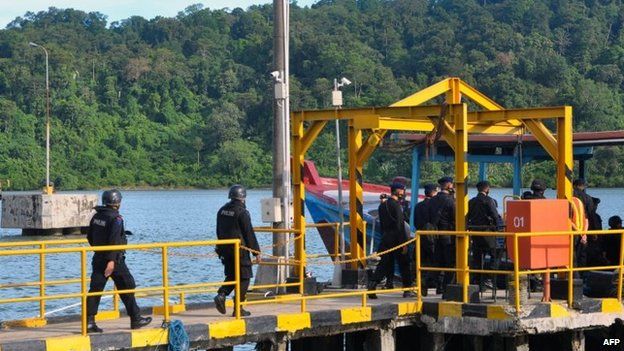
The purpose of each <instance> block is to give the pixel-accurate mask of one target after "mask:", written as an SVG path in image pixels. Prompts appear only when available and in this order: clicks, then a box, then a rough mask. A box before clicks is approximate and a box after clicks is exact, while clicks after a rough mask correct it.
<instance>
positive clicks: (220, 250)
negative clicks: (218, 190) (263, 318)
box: [214, 185, 260, 316]
mask: <svg viewBox="0 0 624 351" xmlns="http://www.w3.org/2000/svg"><path fill="white" fill-rule="evenodd" d="M228 198H229V199H230V202H228V203H227V204H225V205H224V206H223V207H221V209H219V213H218V215H217V238H218V239H219V240H223V239H241V245H242V246H246V247H248V248H250V249H252V250H254V251H255V252H253V255H254V256H255V257H256V260H257V261H259V260H260V256H259V255H258V252H259V251H260V246H259V245H258V240H257V239H256V234H255V233H254V230H253V227H252V225H251V217H250V216H249V212H248V211H247V208H246V207H245V198H247V191H246V190H245V188H244V187H243V186H242V185H234V186H232V187H231V188H230V192H229V194H228ZM216 252H217V254H218V255H219V258H220V259H221V263H223V267H224V272H225V281H226V282H228V281H234V280H235V271H234V270H235V268H236V267H235V262H234V259H235V256H234V247H233V245H217V248H216ZM251 265H252V262H251V256H250V255H249V251H247V250H244V249H241V250H240V301H245V295H246V294H247V289H248V288H249V281H250V280H251V277H253V272H252V270H251ZM233 290H234V285H224V286H222V287H221V288H219V291H218V294H217V296H215V298H214V302H215V307H216V308H217V310H218V311H219V312H220V313H221V314H225V312H226V311H225V298H226V297H227V296H228V295H229V294H230V293H231V292H232V291H233ZM235 311H236V310H235ZM234 314H235V312H234V313H232V315H234ZM249 315H251V313H249V312H248V311H245V310H244V309H242V308H241V316H249Z"/></svg>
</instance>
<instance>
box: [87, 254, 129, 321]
mask: <svg viewBox="0 0 624 351" xmlns="http://www.w3.org/2000/svg"><path fill="white" fill-rule="evenodd" d="M107 263H108V262H107V261H105V260H101V259H98V258H94V259H93V262H91V267H92V268H93V271H92V272H91V286H90V287H89V292H100V291H103V290H104V288H105V287H106V282H107V281H108V278H106V277H105V276H104V270H105V269H106V265H107ZM110 278H112V279H113V282H114V283H115V287H117V290H129V289H134V288H136V283H135V282H134V277H133V276H132V274H131V273H130V270H129V269H128V266H126V260H125V258H122V259H120V260H119V261H118V262H115V270H114V271H113V274H111V275H110ZM119 297H120V298H121V301H122V302H123V304H124V305H125V306H126V312H127V313H128V316H130V318H136V317H138V316H139V315H140V309H139V306H138V305H137V303H136V299H135V298H134V294H133V293H130V294H119ZM101 298H102V296H88V297H87V316H95V315H96V314H97V312H98V307H99V305H100V299H101Z"/></svg>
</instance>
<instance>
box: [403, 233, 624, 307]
mask: <svg viewBox="0 0 624 351" xmlns="http://www.w3.org/2000/svg"><path fill="white" fill-rule="evenodd" d="M440 234H443V235H450V236H455V237H458V238H459V237H470V236H482V237H491V236H495V237H511V238H512V239H513V241H514V245H513V251H514V256H513V257H515V258H516V259H514V268H513V271H504V270H492V269H488V270H486V269H471V268H469V267H460V266H459V262H458V263H457V265H456V267H422V266H421V265H420V262H419V261H420V260H419V259H417V264H416V267H417V272H416V280H417V286H418V301H419V302H421V301H422V295H421V292H420V286H421V272H422V271H435V272H463V271H466V272H468V273H482V274H503V275H511V276H512V277H513V279H514V285H515V286H514V289H515V296H514V304H515V310H516V313H517V314H519V313H520V312H521V306H520V285H519V283H520V281H519V280H520V276H521V275H528V274H550V273H567V275H568V277H567V278H568V289H567V290H568V301H567V303H568V306H569V307H570V308H572V307H573V304H574V294H573V279H574V278H573V275H574V272H584V271H592V270H617V272H618V279H617V281H618V291H617V300H618V301H619V302H620V303H622V286H623V282H622V279H623V277H622V271H623V270H624V230H589V231H576V230H569V231H548V232H546V231H544V232H521V233H511V232H479V231H417V232H415V238H416V247H417V251H416V252H420V250H419V248H420V237H421V236H429V235H440ZM564 235H567V236H569V237H570V246H569V249H570V252H569V255H570V261H569V263H568V265H567V267H562V268H546V269H520V267H519V261H520V260H519V259H517V258H518V257H519V252H518V240H519V239H520V238H526V237H546V236H564ZM582 235H620V236H621V238H620V240H621V242H620V263H619V265H609V266H591V267H575V266H574V260H573V259H574V251H573V250H574V237H575V236H582ZM418 256H419V255H418ZM462 288H463V290H465V291H464V296H467V290H468V286H463V287H462ZM463 302H468V301H463Z"/></svg>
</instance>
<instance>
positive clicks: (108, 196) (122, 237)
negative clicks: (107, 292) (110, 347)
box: [87, 189, 152, 333]
mask: <svg viewBox="0 0 624 351" xmlns="http://www.w3.org/2000/svg"><path fill="white" fill-rule="evenodd" d="M102 205H103V206H97V207H96V208H95V211H96V213H95V215H93V218H91V222H90V223H89V231H88V233H87V239H88V240H89V245H91V246H107V245H126V244H127V243H128V240H127V238H126V234H125V230H124V223H123V218H122V217H121V215H120V214H119V207H120V206H121V193H120V192H119V190H116V189H113V190H107V191H105V192H104V193H103V194H102ZM91 266H92V272H91V286H90V288H89V292H90V293H92V292H101V291H103V290H104V287H105V286H106V282H107V281H108V278H109V277H110V278H112V279H113V282H115V287H117V290H132V289H134V288H135V287H136V284H135V282H134V277H132V274H131V273H130V270H129V269H128V266H126V255H125V251H123V250H121V251H96V252H95V253H94V254H93V260H92V262H91ZM119 297H120V298H121V301H123V303H124V305H125V306H126V312H127V313H128V316H130V328H131V329H139V328H141V327H144V326H146V325H148V324H150V322H151V321H152V318H151V317H141V314H140V312H141V311H140V309H139V306H138V305H137V303H136V299H135V298H134V293H128V294H119ZM100 298H101V296H88V297H87V331H88V332H89V333H101V332H102V329H100V328H99V327H98V326H97V324H95V315H96V314H97V311H98V306H99V304H100Z"/></svg>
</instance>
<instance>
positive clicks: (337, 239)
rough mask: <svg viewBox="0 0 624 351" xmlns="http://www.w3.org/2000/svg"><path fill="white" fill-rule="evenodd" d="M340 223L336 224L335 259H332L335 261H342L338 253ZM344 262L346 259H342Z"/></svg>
mask: <svg viewBox="0 0 624 351" xmlns="http://www.w3.org/2000/svg"><path fill="white" fill-rule="evenodd" d="M339 240H340V223H335V224H334V257H333V258H332V259H333V261H338V260H340V258H339V256H338V253H339V251H340V243H339ZM342 259H343V260H344V257H343V258H342Z"/></svg>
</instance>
